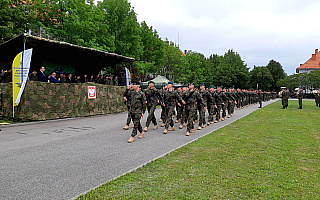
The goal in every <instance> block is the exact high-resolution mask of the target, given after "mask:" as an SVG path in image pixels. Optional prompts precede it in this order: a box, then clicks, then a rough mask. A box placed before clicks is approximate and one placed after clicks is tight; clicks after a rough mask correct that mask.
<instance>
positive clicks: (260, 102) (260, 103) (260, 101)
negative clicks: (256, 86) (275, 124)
mask: <svg viewBox="0 0 320 200" xmlns="http://www.w3.org/2000/svg"><path fill="white" fill-rule="evenodd" d="M259 105H260V108H262V100H261V99H259Z"/></svg>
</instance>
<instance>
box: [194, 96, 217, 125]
mask: <svg viewBox="0 0 320 200" xmlns="http://www.w3.org/2000/svg"><path fill="white" fill-rule="evenodd" d="M199 94H200V96H201V97H202V100H201V99H200V100H199V101H203V102H202V103H201V102H199V101H197V107H198V111H199V126H202V125H205V124H206V112H205V110H204V108H207V107H208V101H212V99H213V98H212V96H211V94H210V93H209V92H208V91H207V90H200V91H199ZM209 99H210V100H209Z"/></svg>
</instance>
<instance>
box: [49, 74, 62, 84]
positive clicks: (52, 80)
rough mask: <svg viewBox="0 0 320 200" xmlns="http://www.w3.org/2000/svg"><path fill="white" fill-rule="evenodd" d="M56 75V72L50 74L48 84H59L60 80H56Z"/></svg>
mask: <svg viewBox="0 0 320 200" xmlns="http://www.w3.org/2000/svg"><path fill="white" fill-rule="evenodd" d="M56 75H57V73H56V72H52V73H51V76H50V79H49V80H50V83H59V82H60V78H58V79H57V78H56Z"/></svg>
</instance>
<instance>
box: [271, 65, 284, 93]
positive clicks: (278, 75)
mask: <svg viewBox="0 0 320 200" xmlns="http://www.w3.org/2000/svg"><path fill="white" fill-rule="evenodd" d="M267 68H268V69H269V71H270V73H271V75H272V77H273V82H272V86H271V89H274V90H279V87H277V84H276V83H277V82H278V81H279V80H280V79H284V78H285V77H286V76H287V75H286V73H285V72H284V70H283V68H282V65H281V64H280V63H279V62H277V61H275V60H270V61H269V64H268V65H267Z"/></svg>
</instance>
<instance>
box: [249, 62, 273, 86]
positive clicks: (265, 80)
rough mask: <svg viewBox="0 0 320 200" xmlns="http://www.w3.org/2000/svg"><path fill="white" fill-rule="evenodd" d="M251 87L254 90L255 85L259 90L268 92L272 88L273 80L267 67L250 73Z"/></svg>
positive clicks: (258, 68) (256, 68)
mask: <svg viewBox="0 0 320 200" xmlns="http://www.w3.org/2000/svg"><path fill="white" fill-rule="evenodd" d="M250 75H251V87H252V88H254V89H256V88H257V84H258V87H259V89H262V90H266V91H269V90H270V89H271V88H272V83H273V78H272V74H271V73H270V71H269V69H268V68H267V67H256V66H254V68H253V70H251V72H250Z"/></svg>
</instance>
